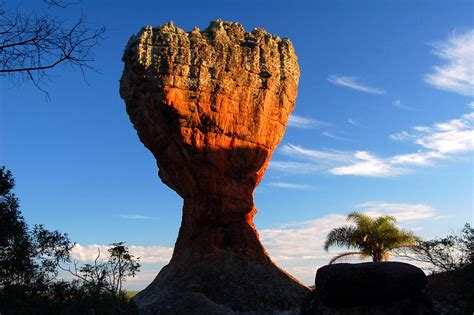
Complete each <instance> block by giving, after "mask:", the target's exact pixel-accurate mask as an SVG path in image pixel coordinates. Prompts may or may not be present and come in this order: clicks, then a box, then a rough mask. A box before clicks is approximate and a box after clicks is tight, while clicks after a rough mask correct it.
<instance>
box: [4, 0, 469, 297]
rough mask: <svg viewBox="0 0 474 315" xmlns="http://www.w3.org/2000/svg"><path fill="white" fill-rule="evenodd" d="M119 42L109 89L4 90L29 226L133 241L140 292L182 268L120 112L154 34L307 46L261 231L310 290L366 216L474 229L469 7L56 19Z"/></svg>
mask: <svg viewBox="0 0 474 315" xmlns="http://www.w3.org/2000/svg"><path fill="white" fill-rule="evenodd" d="M5 6H6V7H7V8H8V9H10V10H13V9H20V10H24V11H31V10H38V9H44V10H47V11H46V12H47V13H49V14H53V15H58V16H62V17H64V18H68V19H70V20H74V19H75V18H77V17H78V16H79V14H80V13H81V10H82V13H83V14H84V15H85V16H86V18H87V20H88V21H90V22H93V23H96V24H97V25H102V24H103V25H105V26H106V27H107V28H108V32H107V38H106V39H105V40H104V41H103V42H102V43H101V45H100V46H98V47H96V50H95V59H96V60H95V62H94V64H93V65H94V67H96V68H97V69H98V70H99V71H100V72H101V74H96V73H93V72H89V73H86V81H85V80H83V78H82V75H81V73H80V72H79V71H77V70H74V69H71V68H68V67H59V68H57V69H55V70H54V71H53V74H54V78H53V82H46V83H45V84H46V85H45V86H44V87H45V88H46V89H47V90H48V92H49V93H50V96H51V100H50V101H47V100H46V99H45V96H44V95H43V94H42V93H41V92H40V91H39V90H38V89H36V88H35V87H33V86H32V85H30V84H27V83H25V84H21V85H20V86H16V85H14V84H12V83H11V82H8V81H6V80H5V79H0V80H1V81H0V82H1V98H0V101H1V107H0V115H1V116H0V163H1V164H3V165H6V166H7V168H9V169H11V170H12V171H13V173H14V175H15V177H16V179H17V186H16V193H17V195H18V196H19V197H20V199H21V209H22V211H23V213H24V215H25V217H26V219H27V221H28V222H29V223H30V224H35V223H43V224H45V225H46V227H48V228H50V229H59V230H61V231H64V232H67V233H69V235H70V237H71V238H72V239H73V240H75V241H76V242H78V243H79V244H80V245H81V247H80V248H79V249H78V250H77V251H76V254H75V255H76V257H78V258H81V259H87V257H89V256H90V255H93V254H94V253H95V249H94V247H93V246H92V245H94V244H98V245H107V244H110V243H112V242H116V241H126V242H127V243H128V244H130V245H134V246H136V247H133V250H134V252H135V253H137V254H138V255H141V256H142V257H143V262H144V266H143V272H142V273H141V274H140V276H139V278H138V279H136V280H135V281H131V282H129V288H134V289H140V288H143V287H144V286H145V285H146V284H147V283H148V282H150V281H151V280H152V279H153V277H154V276H155V275H156V273H157V272H158V270H159V268H160V267H161V266H162V265H163V264H164V263H166V261H167V259H169V256H170V253H171V248H172V247H173V245H174V242H175V239H176V236H177V231H178V228H179V225H180V219H181V206H182V201H181V199H180V198H179V197H178V195H177V194H176V193H174V192H173V191H171V190H170V189H169V188H167V187H166V186H165V185H164V184H162V183H161V182H160V180H159V178H158V176H157V167H156V164H155V161H154V159H153V157H152V155H151V154H150V153H149V152H148V150H147V149H146V148H145V147H144V146H143V145H142V144H141V143H140V141H139V140H138V137H137V135H136V133H135V131H134V129H133V128H132V125H131V123H130V122H129V120H128V117H127V115H126V112H125V107H124V103H123V101H122V100H121V99H120V97H119V93H118V87H119V79H120V76H121V72H122V68H123V65H122V62H121V55H122V52H123V48H124V46H125V44H126V42H127V40H128V38H129V37H130V36H131V35H132V34H134V33H136V32H137V31H138V30H139V29H140V28H141V27H142V26H144V25H153V26H157V25H161V24H163V23H165V22H167V21H169V20H173V21H174V23H175V25H177V26H179V27H181V28H183V29H184V30H186V31H189V30H191V29H192V28H193V27H194V26H198V27H200V28H201V29H203V28H205V27H206V26H207V25H208V23H209V21H210V20H214V19H217V18H221V19H223V20H229V21H237V22H240V23H241V24H243V26H244V27H245V29H246V30H252V29H253V28H255V27H263V28H265V29H266V30H267V31H269V32H271V33H274V34H277V35H279V36H281V37H289V38H290V39H291V41H292V42H293V44H294V46H295V50H296V53H297V55H298V57H299V65H300V68H301V77H300V85H299V90H298V98H297V103H296V107H295V111H294V113H293V116H292V118H291V121H290V123H289V126H288V128H287V131H286V134H285V137H284V139H283V140H282V142H281V144H280V146H279V148H278V149H277V150H276V152H275V154H274V156H273V158H272V161H271V163H270V167H269V170H268V171H267V173H266V175H265V178H264V180H263V181H262V183H261V184H260V186H259V187H258V188H257V190H256V192H255V202H256V205H257V208H258V209H259V212H258V214H257V216H256V218H255V221H256V225H257V227H258V229H259V231H260V234H261V238H262V242H263V244H264V245H265V246H266V248H267V249H268V251H269V253H270V254H271V255H272V257H273V258H274V259H275V260H276V262H277V263H278V264H279V265H280V266H282V267H283V268H284V269H286V270H288V271H289V272H290V273H291V274H293V275H295V276H296V277H297V278H299V279H301V280H302V281H303V282H305V283H307V284H312V281H313V279H314V271H315V270H316V268H317V267H318V266H321V265H323V264H325V263H327V261H328V260H329V258H330V257H331V255H333V254H334V253H335V252H337V250H334V251H332V252H330V253H329V254H326V253H323V252H322V248H321V242H322V239H323V238H324V236H325V234H326V233H327V231H328V230H329V229H331V228H333V227H334V226H337V225H339V224H342V223H344V216H345V215H346V214H347V213H349V212H350V211H352V210H360V211H365V212H367V213H369V214H373V215H376V214H382V213H384V214H385V213H390V214H395V215H396V216H397V217H398V218H399V222H400V225H401V226H403V227H405V228H409V229H413V230H415V231H416V232H417V233H418V234H419V235H421V236H423V237H434V236H443V235H446V234H448V233H450V232H452V231H453V230H456V229H459V228H461V226H462V225H463V224H464V223H465V222H471V223H472V221H473V178H474V177H473V175H474V174H473V150H474V145H473V137H474V136H473V130H472V122H473V118H474V117H473V115H474V114H472V112H473V107H474V105H473V104H474V83H473V82H474V69H473V68H474V66H473V62H472V60H474V48H473V47H474V8H473V4H472V2H470V1H430V2H426V1H384V2H382V1H365V2H361V1H324V2H323V1H312V2H310V1H272V2H270V1H265V2H264V1H249V2H245V1H189V2H179V1H173V2H172V1H163V2H160V1H148V2H146V1H134V2H131V1H86V0H84V1H82V2H81V3H80V4H79V5H78V6H71V7H68V8H67V9H45V7H44V6H43V5H41V2H39V1H17V2H11V1H8V2H7V3H6V4H5Z"/></svg>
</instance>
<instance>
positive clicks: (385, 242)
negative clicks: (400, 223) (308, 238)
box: [324, 211, 420, 264]
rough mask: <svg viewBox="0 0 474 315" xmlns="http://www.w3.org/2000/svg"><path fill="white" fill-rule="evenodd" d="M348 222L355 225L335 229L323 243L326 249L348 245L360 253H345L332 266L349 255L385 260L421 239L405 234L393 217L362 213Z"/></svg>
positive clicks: (351, 217)
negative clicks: (372, 215)
mask: <svg viewBox="0 0 474 315" xmlns="http://www.w3.org/2000/svg"><path fill="white" fill-rule="evenodd" d="M347 220H348V221H351V222H353V223H354V225H347V226H342V227H338V228H335V229H333V230H331V231H330V232H329V234H328V235H327V237H326V242H325V244H324V250H326V251H328V250H329V247H331V246H333V245H336V246H345V247H348V248H354V249H357V250H358V251H353V252H345V253H342V254H340V255H337V256H336V257H334V258H333V259H332V260H331V261H330V263H329V264H332V263H333V262H335V261H336V260H339V259H341V258H343V257H346V256H350V255H359V256H362V257H371V258H372V260H373V261H374V262H380V261H386V260H388V258H389V252H390V251H392V250H394V249H396V248H400V247H404V246H412V245H414V244H415V243H416V242H418V241H419V240H420V239H419V238H418V237H417V236H416V235H414V234H413V233H412V232H410V231H405V230H403V229H400V228H398V227H397V226H396V225H395V222H396V219H395V217H393V216H381V217H378V218H374V219H373V218H371V217H369V216H367V215H365V214H362V213H359V212H355V211H354V212H352V213H350V214H349V215H348V216H347Z"/></svg>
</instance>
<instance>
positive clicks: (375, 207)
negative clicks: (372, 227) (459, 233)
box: [356, 201, 436, 222]
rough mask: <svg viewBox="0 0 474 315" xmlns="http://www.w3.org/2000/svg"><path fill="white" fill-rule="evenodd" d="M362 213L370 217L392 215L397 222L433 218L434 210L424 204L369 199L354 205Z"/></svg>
mask: <svg viewBox="0 0 474 315" xmlns="http://www.w3.org/2000/svg"><path fill="white" fill-rule="evenodd" d="M356 208H357V209H361V210H362V212H363V213H365V214H367V215H369V216H371V217H379V216H382V215H393V216H394V217H395V218H397V221H399V222H406V221H417V220H426V219H433V218H435V216H436V210H435V209H434V208H433V207H431V206H429V205H426V204H421V203H420V204H409V203H391V202H386V201H369V202H365V203H362V204H358V205H356Z"/></svg>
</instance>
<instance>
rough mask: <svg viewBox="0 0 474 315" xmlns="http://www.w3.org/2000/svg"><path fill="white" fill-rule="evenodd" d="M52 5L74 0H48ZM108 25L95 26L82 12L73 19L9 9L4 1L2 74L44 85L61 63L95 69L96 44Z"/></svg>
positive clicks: (0, 46)
mask: <svg viewBox="0 0 474 315" xmlns="http://www.w3.org/2000/svg"><path fill="white" fill-rule="evenodd" d="M44 2H45V3H46V4H47V5H48V7H58V8H66V7H67V6H69V5H70V4H72V3H66V2H63V1H60V0H44ZM104 33H105V28H104V27H99V28H94V27H93V26H92V25H91V24H89V23H88V22H86V21H85V20H84V18H83V17H82V16H81V17H80V18H79V19H78V20H77V21H75V22H73V23H70V22H69V21H68V20H66V19H64V18H59V17H54V16H52V15H50V14H47V13H45V12H44V13H41V14H39V13H36V12H33V13H24V12H21V11H15V12H13V13H11V12H6V11H5V9H4V4H3V2H1V3H0V76H3V77H8V78H9V79H12V80H16V82H21V81H24V80H27V81H28V80H29V81H31V82H32V83H33V84H34V85H35V86H36V87H37V88H39V89H40V90H41V91H43V92H44V93H46V95H48V94H47V92H46V91H45V90H44V89H43V88H42V87H41V84H40V83H41V81H42V80H44V79H46V78H49V77H50V72H49V70H51V69H52V68H54V67H56V66H58V65H59V64H65V65H70V66H72V67H75V68H79V69H80V70H81V71H82V72H83V73H84V70H86V69H91V70H94V68H93V67H92V66H91V63H92V62H93V61H94V54H93V48H94V47H95V46H96V45H97V44H98V43H99V40H101V39H103V38H104Z"/></svg>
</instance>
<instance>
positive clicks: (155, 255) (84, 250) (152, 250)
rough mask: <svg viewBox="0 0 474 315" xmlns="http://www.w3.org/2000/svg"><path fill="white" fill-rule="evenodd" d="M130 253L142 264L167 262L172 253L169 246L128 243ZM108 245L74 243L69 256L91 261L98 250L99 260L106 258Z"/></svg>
mask: <svg viewBox="0 0 474 315" xmlns="http://www.w3.org/2000/svg"><path fill="white" fill-rule="evenodd" d="M128 247H129V250H130V253H131V254H132V255H134V256H135V257H140V262H141V263H143V264H167V263H168V262H169V260H170V259H171V255H172V254H173V249H172V248H171V247H164V246H142V245H139V246H137V245H130V246H128ZM109 248H110V246H109V245H97V244H93V245H81V244H76V245H75V246H74V248H73V249H72V251H71V256H72V257H73V258H74V259H76V260H78V261H82V262H89V261H93V260H94V259H95V258H96V257H97V254H98V252H99V250H100V254H101V255H100V260H101V261H104V260H107V259H108V252H107V250H108V249H109Z"/></svg>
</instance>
